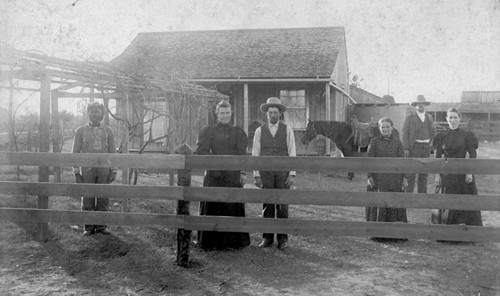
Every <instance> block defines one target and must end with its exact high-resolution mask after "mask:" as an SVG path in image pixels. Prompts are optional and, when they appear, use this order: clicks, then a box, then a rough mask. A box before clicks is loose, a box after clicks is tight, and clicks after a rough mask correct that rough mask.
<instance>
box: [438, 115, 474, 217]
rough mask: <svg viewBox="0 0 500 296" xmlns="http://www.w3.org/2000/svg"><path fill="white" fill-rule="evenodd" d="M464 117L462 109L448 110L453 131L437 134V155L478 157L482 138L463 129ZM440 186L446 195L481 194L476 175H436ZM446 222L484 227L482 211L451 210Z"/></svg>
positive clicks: (448, 118)
mask: <svg viewBox="0 0 500 296" xmlns="http://www.w3.org/2000/svg"><path fill="white" fill-rule="evenodd" d="M461 118H462V116H461V114H460V112H459V111H458V109H456V108H451V109H449V110H448V111H447V112H446V121H448V126H449V128H450V129H449V130H448V131H446V133H444V134H437V135H436V136H435V137H434V140H433V141H432V142H433V146H434V149H435V151H436V158H441V157H445V158H466V156H467V154H468V155H469V158H476V156H477V153H476V149H477V148H478V141H477V138H476V136H475V135H474V134H473V133H472V132H468V131H464V130H462V129H460V128H459V125H460V120H461ZM436 185H443V187H444V192H443V193H445V194H477V187H476V182H475V180H474V176H473V175H472V174H443V175H439V174H438V175H436ZM442 223H443V224H466V225H476V226H482V225H483V222H482V220H481V211H464V210H449V211H448V217H447V218H446V221H443V222H442Z"/></svg>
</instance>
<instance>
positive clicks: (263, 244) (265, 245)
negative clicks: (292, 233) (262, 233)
mask: <svg viewBox="0 0 500 296" xmlns="http://www.w3.org/2000/svg"><path fill="white" fill-rule="evenodd" d="M272 245H273V242H272V241H270V240H267V239H265V240H263V241H262V242H261V243H260V244H259V246H258V247H259V248H269V247H270V246H272Z"/></svg>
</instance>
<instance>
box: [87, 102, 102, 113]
mask: <svg viewBox="0 0 500 296" xmlns="http://www.w3.org/2000/svg"><path fill="white" fill-rule="evenodd" d="M91 109H100V110H101V111H102V113H105V112H104V111H105V110H104V105H103V104H101V103H99V102H93V103H90V104H88V106H87V113H89V111H90V110H91Z"/></svg>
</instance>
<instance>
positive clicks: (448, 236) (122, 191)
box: [0, 152, 500, 265]
mask: <svg viewBox="0 0 500 296" xmlns="http://www.w3.org/2000/svg"><path fill="white" fill-rule="evenodd" d="M54 164H57V166H61V167H71V166H74V165H78V166H85V167H110V166H116V167H129V168H144V169H170V170H200V169H216V170H234V169H242V170H266V169H269V168H270V167H272V168H273V170H283V171H287V170H298V171H331V170H332V168H335V170H343V171H354V172H358V173H359V172H367V171H371V172H385V173H389V172H392V173H394V172H396V173H403V172H404V173H421V172H426V173H448V174H454V173H455V174H457V173H460V174H465V173H472V174H493V175H500V159H447V160H445V159H399V158H390V159H389V158H325V157H294V158H289V157H251V156H183V155H151V154H149V155H132V154H129V155H123V154H112V155H110V154H70V153H9V152H3V153H0V165H21V166H22V165H30V166H39V167H40V177H39V180H41V181H45V182H7V181H2V182H0V193H3V194H13V195H26V194H27V195H38V197H39V203H38V205H39V208H38V209H33V208H31V209H27V208H0V219H1V220H7V221H23V222H36V223H40V224H39V225H40V226H39V239H41V240H44V239H45V237H46V233H44V231H46V229H47V223H48V222H55V223H68V224H107V225H129V226H146V225H162V226H165V227H169V228H178V229H184V230H212V231H233V232H269V233H278V232H279V233H290V234H296V235H297V234H298V235H300V234H311V233H315V234H328V235H341V236H362V237H395V238H403V237H405V238H409V239H431V240H436V239H442V240H460V241H482V242H500V227H478V226H465V225H430V224H411V223H377V222H352V221H318V220H303V219H293V218H291V219H262V218H243V217H213V216H189V214H188V212H186V211H185V210H184V212H182V213H180V212H178V214H177V215H167V214H161V213H158V214H144V213H128V212H81V211H62V210H51V209H48V197H49V196H53V197H57V196H107V197H112V198H124V199H127V198H133V199H166V200H177V201H179V204H181V203H182V204H183V205H184V206H188V203H187V202H189V201H218V202H243V203H277V204H297V205H324V206H358V207H395V208H420V209H437V208H447V209H457V210H481V211H500V197H499V196H493V195H451V194H450V195H438V194H406V193H379V192H330V191H321V190H291V191H289V190H271V189H248V188H246V189H240V188H201V187H181V186H163V185H158V186H144V185H135V186H134V185H121V184H69V183H48V182H46V181H47V180H48V177H46V176H43V175H44V174H47V171H48V167H50V166H53V165H54ZM181 208H182V207H181ZM181 210H182V209H181ZM181 210H179V207H178V211H181ZM178 251H180V250H178ZM184 251H185V250H184ZM178 253H179V252H178ZM184 253H185V252H184ZM179 260H180V259H179V258H178V262H179ZM180 261H181V262H179V264H180V265H183V264H185V263H186V262H187V257H184V258H183V259H182V260H180Z"/></svg>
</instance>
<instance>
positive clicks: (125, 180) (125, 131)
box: [122, 89, 131, 212]
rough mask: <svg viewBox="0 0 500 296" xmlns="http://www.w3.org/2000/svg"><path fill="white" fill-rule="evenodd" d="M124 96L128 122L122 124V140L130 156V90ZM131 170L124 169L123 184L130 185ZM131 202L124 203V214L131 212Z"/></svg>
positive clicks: (123, 105) (124, 107)
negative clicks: (129, 204)
mask: <svg viewBox="0 0 500 296" xmlns="http://www.w3.org/2000/svg"><path fill="white" fill-rule="evenodd" d="M122 94H123V98H124V99H123V102H122V112H123V113H122V114H123V118H124V119H125V120H126V122H124V123H122V140H123V147H122V153H123V154H128V153H129V148H130V147H129V132H130V130H129V128H128V127H129V124H130V123H131V122H130V101H129V93H128V89H126V90H125V91H123V92H122ZM130 168H131V167H129V166H125V167H122V184H129V174H130ZM128 203H129V200H128V198H126V199H124V200H123V202H122V212H128V211H129V206H128Z"/></svg>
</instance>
